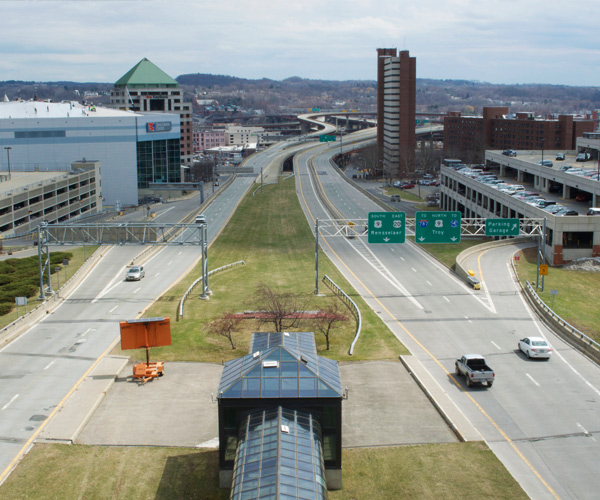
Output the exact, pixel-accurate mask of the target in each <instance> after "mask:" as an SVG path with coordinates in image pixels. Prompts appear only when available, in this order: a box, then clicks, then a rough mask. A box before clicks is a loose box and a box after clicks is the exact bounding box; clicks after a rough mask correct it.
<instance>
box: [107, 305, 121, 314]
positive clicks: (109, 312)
mask: <svg viewBox="0 0 600 500" xmlns="http://www.w3.org/2000/svg"><path fill="white" fill-rule="evenodd" d="M117 307H119V306H115V307H113V308H112V309H111V310H110V311H108V312H109V313H111V312H113V311H114V310H115V309H116V308H117Z"/></svg>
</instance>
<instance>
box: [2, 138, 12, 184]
mask: <svg viewBox="0 0 600 500" xmlns="http://www.w3.org/2000/svg"><path fill="white" fill-rule="evenodd" d="M4 149H6V157H7V159H8V180H9V181H10V178H11V175H10V150H11V149H12V148H11V147H10V146H4Z"/></svg>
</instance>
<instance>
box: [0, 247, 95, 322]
mask: <svg viewBox="0 0 600 500" xmlns="http://www.w3.org/2000/svg"><path fill="white" fill-rule="evenodd" d="M97 248H98V247H97V246H87V247H86V248H85V257H86V258H89V257H90V255H92V254H93V253H94V252H95V251H96V249H97ZM65 251H66V252H67V253H68V254H71V257H70V258H69V264H68V265H66V266H63V265H62V260H63V259H62V257H61V258H59V259H58V261H56V259H55V258H54V257H56V256H57V255H59V254H60V255H62V252H51V261H52V262H53V265H52V270H53V271H54V270H55V269H56V267H57V266H58V267H60V268H61V269H60V271H55V272H53V273H52V289H53V290H54V291H56V290H58V288H59V285H60V286H62V285H64V284H65V282H66V281H68V280H69V279H70V278H71V276H73V275H74V274H75V273H76V272H77V271H78V270H79V268H80V267H81V266H82V265H83V263H84V262H85V260H84V250H83V247H65ZM12 258H14V259H18V260H19V261H20V262H19V266H17V267H16V270H15V271H14V274H15V276H14V278H15V279H16V280H17V281H18V280H19V279H25V280H27V279H29V278H30V279H31V280H32V281H31V282H32V283H33V284H34V287H35V285H39V264H38V257H37V256H33V257H26V258H19V256H18V254H15V255H14V257H11V258H10V259H7V260H6V261H3V262H4V263H5V264H6V263H9V261H10V260H11V259H12ZM26 261H27V263H28V264H29V265H28V266H26V267H28V270H27V271H23V272H21V271H20V268H22V267H23V266H25V264H26ZM0 267H9V266H6V265H0ZM0 276H1V272H0ZM15 283H16V282H15ZM17 284H18V283H17ZM0 285H4V286H5V287H7V290H8V289H9V288H10V287H11V286H12V285H11V284H10V282H9V281H8V280H2V279H1V277H0ZM15 293H17V295H18V296H20V295H22V293H21V292H20V291H19V292H15ZM39 294H40V288H39V286H37V287H35V292H34V293H33V294H31V295H30V296H29V298H28V300H27V307H23V306H20V307H19V311H18V312H19V314H18V316H17V309H16V307H15V308H14V309H13V310H12V311H11V312H9V313H7V314H4V315H2V316H0V328H4V327H5V326H6V325H9V324H10V323H12V322H13V321H15V320H16V319H17V318H18V317H20V316H23V315H24V314H26V312H28V311H31V310H32V309H33V308H35V307H37V306H38V304H39V302H38V300H37V297H38V296H39ZM12 297H14V294H13V295H11V303H12V304H13V305H14V302H15V301H14V298H12Z"/></svg>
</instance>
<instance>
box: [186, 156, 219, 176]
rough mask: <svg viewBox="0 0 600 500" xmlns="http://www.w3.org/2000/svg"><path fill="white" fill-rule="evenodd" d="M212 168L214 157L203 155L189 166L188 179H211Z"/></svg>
mask: <svg viewBox="0 0 600 500" xmlns="http://www.w3.org/2000/svg"><path fill="white" fill-rule="evenodd" d="M214 169H215V160H214V158H213V157H212V156H204V157H202V158H200V159H199V160H196V161H194V162H193V163H192V166H191V168H190V180H191V181H195V182H198V181H205V182H208V181H210V180H212V176H213V173H214Z"/></svg>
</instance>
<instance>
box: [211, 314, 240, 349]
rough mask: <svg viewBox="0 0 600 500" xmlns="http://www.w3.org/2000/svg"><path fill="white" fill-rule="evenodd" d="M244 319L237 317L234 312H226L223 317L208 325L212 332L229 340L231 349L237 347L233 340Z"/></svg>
mask: <svg viewBox="0 0 600 500" xmlns="http://www.w3.org/2000/svg"><path fill="white" fill-rule="evenodd" d="M242 321H243V319H242V318H240V317H236V316H235V315H234V314H233V313H231V312H229V313H225V314H224V315H223V316H222V317H220V318H218V319H215V320H214V321H212V322H211V323H210V324H209V325H208V330H209V331H210V332H211V333H214V334H217V335H221V336H223V337H225V338H226V339H227V340H229V343H230V344H231V349H235V348H236V347H235V343H234V342H233V333H234V332H235V331H238V328H239V326H240V323H241V322H242Z"/></svg>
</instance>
